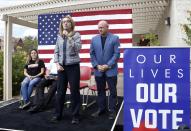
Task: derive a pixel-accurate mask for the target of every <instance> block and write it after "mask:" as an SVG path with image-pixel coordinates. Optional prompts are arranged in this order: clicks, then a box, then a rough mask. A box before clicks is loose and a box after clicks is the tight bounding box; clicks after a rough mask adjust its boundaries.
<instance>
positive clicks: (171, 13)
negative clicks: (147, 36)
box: [157, 0, 191, 47]
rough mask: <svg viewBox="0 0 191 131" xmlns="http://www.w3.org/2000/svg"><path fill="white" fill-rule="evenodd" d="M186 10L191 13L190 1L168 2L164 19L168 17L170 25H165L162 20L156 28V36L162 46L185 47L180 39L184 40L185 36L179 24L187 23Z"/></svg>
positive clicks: (172, 0)
mask: <svg viewBox="0 0 191 131" xmlns="http://www.w3.org/2000/svg"><path fill="white" fill-rule="evenodd" d="M188 10H190V11H191V0H170V5H169V8H168V9H167V10H166V12H165V15H164V18H166V17H170V22H171V25H170V26H167V25H165V23H164V18H163V19H161V23H160V24H159V26H158V28H157V34H158V36H159V41H160V43H161V45H162V46H176V47H185V46H187V44H186V43H185V41H184V40H183V39H182V38H185V34H184V32H183V30H182V28H181V24H184V23H188V21H187V18H188V16H189V15H188V13H187V11H188Z"/></svg>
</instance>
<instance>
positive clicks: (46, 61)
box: [42, 58, 51, 63]
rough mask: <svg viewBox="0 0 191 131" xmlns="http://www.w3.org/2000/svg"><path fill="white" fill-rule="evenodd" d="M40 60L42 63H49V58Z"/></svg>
mask: <svg viewBox="0 0 191 131" xmlns="http://www.w3.org/2000/svg"><path fill="white" fill-rule="evenodd" d="M42 60H43V61H44V63H49V62H50V60H51V59H50V58H43V59H42Z"/></svg>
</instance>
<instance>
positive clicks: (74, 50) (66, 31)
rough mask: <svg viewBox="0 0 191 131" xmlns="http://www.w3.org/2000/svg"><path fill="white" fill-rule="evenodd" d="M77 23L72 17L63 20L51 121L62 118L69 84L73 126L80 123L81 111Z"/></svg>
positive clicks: (60, 30) (55, 58) (56, 52)
mask: <svg viewBox="0 0 191 131" xmlns="http://www.w3.org/2000/svg"><path fill="white" fill-rule="evenodd" d="M74 27H75V23H74V21H73V19H72V18H71V16H68V15H67V16H65V17H64V18H62V20H61V22H60V27H59V34H58V37H57V42H56V46H55V50H54V62H55V63H56V66H57V71H58V83H57V95H56V96H57V97H56V115H55V116H54V117H53V118H52V119H51V121H52V122H57V121H59V120H61V118H62V111H63V106H64V99H65V95H66V89H67V85H68V82H69V84H70V91H71V102H72V105H71V106H72V108H71V109H72V124H78V123H79V110H80V92H79V84H80V65H79V63H80V57H79V51H80V49H81V36H80V34H79V33H78V32H75V31H74Z"/></svg>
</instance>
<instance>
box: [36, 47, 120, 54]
mask: <svg viewBox="0 0 191 131" xmlns="http://www.w3.org/2000/svg"><path fill="white" fill-rule="evenodd" d="M38 52H39V54H54V49H49V50H42V49H40V50H38ZM123 52H124V49H123V48H121V49H120V53H123ZM80 53H90V49H81V50H80Z"/></svg>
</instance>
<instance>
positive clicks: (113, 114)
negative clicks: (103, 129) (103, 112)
mask: <svg viewBox="0 0 191 131" xmlns="http://www.w3.org/2000/svg"><path fill="white" fill-rule="evenodd" d="M115 117H116V113H115V112H110V113H109V117H108V119H109V120H113V119H115Z"/></svg>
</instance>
